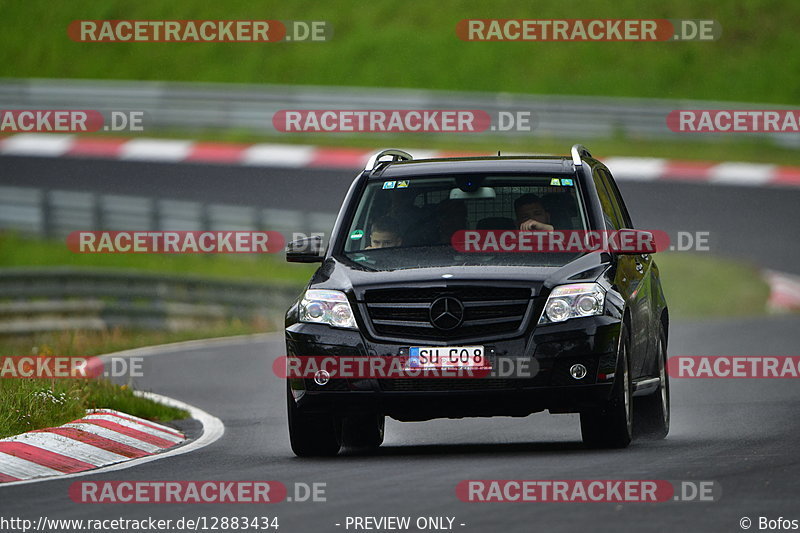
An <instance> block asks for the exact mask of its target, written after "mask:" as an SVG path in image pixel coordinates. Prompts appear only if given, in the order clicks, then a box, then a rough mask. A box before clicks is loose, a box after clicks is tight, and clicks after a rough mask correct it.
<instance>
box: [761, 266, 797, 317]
mask: <svg viewBox="0 0 800 533" xmlns="http://www.w3.org/2000/svg"><path fill="white" fill-rule="evenodd" d="M764 279H765V280H766V281H767V283H768V284H769V289H770V291H769V292H770V294H769V301H768V302H767V307H768V308H769V310H770V311H773V312H777V313H782V312H792V311H800V276H793V275H791V274H785V273H783V272H775V271H772V270H767V271H765V272H764Z"/></svg>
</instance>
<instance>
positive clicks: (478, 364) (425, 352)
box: [408, 346, 489, 370]
mask: <svg viewBox="0 0 800 533" xmlns="http://www.w3.org/2000/svg"><path fill="white" fill-rule="evenodd" d="M488 367H489V362H488V361H487V360H486V357H485V355H484V353H483V346H436V347H432V348H429V347H424V346H412V347H411V348H409V349H408V368H419V369H423V370H424V369H432V368H488Z"/></svg>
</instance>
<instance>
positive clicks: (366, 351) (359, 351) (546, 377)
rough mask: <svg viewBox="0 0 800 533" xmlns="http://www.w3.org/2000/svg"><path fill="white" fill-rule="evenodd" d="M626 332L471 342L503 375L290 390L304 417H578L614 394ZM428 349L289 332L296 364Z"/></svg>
mask: <svg viewBox="0 0 800 533" xmlns="http://www.w3.org/2000/svg"><path fill="white" fill-rule="evenodd" d="M619 331H620V321H619V320H618V319H616V318H614V317H610V316H596V317H586V318H579V319H572V320H569V321H567V322H564V323H561V324H550V325H546V326H538V327H535V328H532V329H531V330H530V331H528V332H526V333H525V334H524V335H522V336H520V337H517V338H512V339H505V340H498V341H493V340H492V339H491V338H485V339H482V341H480V342H470V345H473V344H481V345H483V346H485V351H486V353H487V354H489V356H490V360H491V362H492V367H493V368H495V369H498V372H496V373H494V375H492V376H487V377H483V378H469V379H466V378H433V379H432V378H400V379H331V380H330V381H329V382H328V383H327V384H326V385H322V386H320V385H317V384H316V383H314V381H313V380H312V379H290V380H289V382H290V387H291V390H292V394H293V397H294V400H295V402H296V404H297V407H298V408H299V409H301V410H303V411H305V412H333V413H337V414H348V413H358V412H379V413H383V414H386V415H388V416H391V417H393V418H395V419H398V420H429V419H433V418H461V417H471V416H526V415H528V414H530V413H534V412H538V411H542V410H545V409H548V410H550V411H551V412H579V411H582V410H585V409H589V408H592V407H595V406H597V405H598V404H599V403H601V402H603V401H605V400H606V399H608V398H609V396H610V394H611V390H612V387H613V381H614V372H615V368H616V346H617V339H618V336H619ZM427 345H429V344H426V343H425V342H424V341H414V340H409V341H408V342H397V343H385V342H375V341H373V340H371V339H369V338H367V337H366V336H364V335H363V334H362V333H360V332H359V331H355V330H342V329H335V328H331V327H329V326H326V325H321V324H305V323H295V324H291V325H289V326H288V327H287V328H286V349H287V355H288V356H289V357H304V356H305V357H308V356H332V357H336V356H367V357H389V356H398V355H400V354H402V353H403V352H404V350H407V349H408V347H409V346H427ZM453 345H459V343H453ZM520 362H524V364H523V365H521V364H520ZM574 364H582V365H584V366H585V367H586V369H587V371H588V372H587V374H586V376H585V377H584V378H582V379H580V380H577V379H574V378H573V377H571V375H570V373H569V369H570V367H571V366H572V365H574ZM501 369H502V370H501Z"/></svg>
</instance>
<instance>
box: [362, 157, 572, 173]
mask: <svg viewBox="0 0 800 533" xmlns="http://www.w3.org/2000/svg"><path fill="white" fill-rule="evenodd" d="M486 172H491V173H504V172H508V173H528V174H530V173H537V174H539V173H542V174H570V175H575V167H574V166H573V163H572V160H571V159H570V158H568V157H556V156H500V157H497V156H493V157H492V156H490V157H456V158H448V159H413V160H410V161H395V162H386V163H384V164H382V165H381V166H380V167H379V168H377V169H376V170H375V171H374V172H373V173H372V174H371V175H370V179H373V178H374V179H387V178H404V177H413V176H424V175H428V176H435V175H442V174H472V173H486Z"/></svg>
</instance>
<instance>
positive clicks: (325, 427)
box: [286, 383, 342, 457]
mask: <svg viewBox="0 0 800 533" xmlns="http://www.w3.org/2000/svg"><path fill="white" fill-rule="evenodd" d="M286 405H287V410H288V415H289V441H290V443H291V445H292V451H293V452H294V454H295V455H296V456H298V457H331V456H334V455H336V454H337V453H339V449H340V448H341V447H342V423H341V421H340V420H339V419H338V418H337V417H336V416H334V415H332V414H316V413H315V414H308V413H303V412H301V411H300V410H299V409H298V408H297V405H296V404H295V401H294V398H293V397H292V391H291V388H290V387H289V384H288V383H287V384H286Z"/></svg>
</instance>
